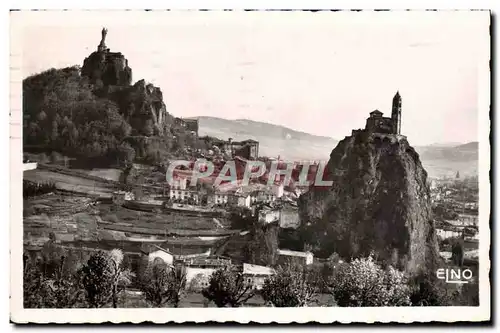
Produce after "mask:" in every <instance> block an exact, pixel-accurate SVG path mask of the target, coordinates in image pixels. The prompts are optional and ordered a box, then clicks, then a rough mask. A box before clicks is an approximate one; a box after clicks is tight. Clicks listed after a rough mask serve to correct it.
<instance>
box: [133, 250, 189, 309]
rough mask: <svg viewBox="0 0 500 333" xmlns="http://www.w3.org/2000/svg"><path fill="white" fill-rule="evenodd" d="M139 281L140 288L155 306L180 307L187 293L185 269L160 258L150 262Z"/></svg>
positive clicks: (148, 300)
mask: <svg viewBox="0 0 500 333" xmlns="http://www.w3.org/2000/svg"><path fill="white" fill-rule="evenodd" d="M139 281H140V282H139V288H140V289H141V291H142V292H143V293H144V297H145V298H146V301H147V302H148V303H149V304H150V305H152V306H153V307H157V308H158V307H164V306H165V305H167V304H171V305H173V306H174V307H178V306H179V303H180V301H181V298H182V297H183V296H184V294H185V288H186V273H185V270H184V269H182V268H177V267H171V266H169V265H167V264H166V263H165V262H164V261H163V260H162V259H160V258H156V259H155V260H154V261H152V262H150V263H148V265H147V267H146V269H145V270H144V272H142V273H141V276H140V280H139Z"/></svg>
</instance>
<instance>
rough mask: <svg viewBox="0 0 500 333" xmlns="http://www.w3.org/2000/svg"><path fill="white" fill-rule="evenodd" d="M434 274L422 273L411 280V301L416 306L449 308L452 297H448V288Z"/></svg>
mask: <svg viewBox="0 0 500 333" xmlns="http://www.w3.org/2000/svg"><path fill="white" fill-rule="evenodd" d="M432 273H433V272H429V271H421V272H419V273H418V274H417V275H415V276H414V277H412V278H411V280H410V281H409V282H410V283H409V285H410V288H411V295H410V301H411V304H412V305H414V306H447V305H452V304H451V297H450V296H448V295H447V286H446V284H445V282H443V280H439V279H438V278H437V276H436V274H432Z"/></svg>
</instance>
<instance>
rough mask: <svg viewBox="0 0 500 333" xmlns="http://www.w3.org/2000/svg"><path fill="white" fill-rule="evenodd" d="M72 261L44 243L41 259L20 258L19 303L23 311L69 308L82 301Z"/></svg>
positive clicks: (69, 256) (65, 253) (58, 250)
mask: <svg viewBox="0 0 500 333" xmlns="http://www.w3.org/2000/svg"><path fill="white" fill-rule="evenodd" d="M74 260H75V259H74V258H73V257H72V256H71V255H70V254H69V253H67V252H66V251H63V250H61V249H56V248H54V247H53V246H51V244H46V245H45V246H44V249H43V250H42V256H41V258H38V260H37V259H35V258H32V259H30V258H29V257H28V256H24V258H23V263H24V272H23V304H24V307H25V308H71V307H76V306H78V305H79V304H80V303H81V302H82V301H83V293H82V288H81V285H80V283H79V282H80V281H79V280H78V277H77V276H76V274H75V270H74V267H75V265H74Z"/></svg>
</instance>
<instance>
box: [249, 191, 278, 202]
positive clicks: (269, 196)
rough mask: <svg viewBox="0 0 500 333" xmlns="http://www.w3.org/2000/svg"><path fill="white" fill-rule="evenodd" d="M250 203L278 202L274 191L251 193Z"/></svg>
mask: <svg viewBox="0 0 500 333" xmlns="http://www.w3.org/2000/svg"><path fill="white" fill-rule="evenodd" d="M250 201H251V203H252V204H255V203H272V202H275V201H276V196H275V195H274V193H273V192H272V190H257V191H253V192H252V193H250Z"/></svg>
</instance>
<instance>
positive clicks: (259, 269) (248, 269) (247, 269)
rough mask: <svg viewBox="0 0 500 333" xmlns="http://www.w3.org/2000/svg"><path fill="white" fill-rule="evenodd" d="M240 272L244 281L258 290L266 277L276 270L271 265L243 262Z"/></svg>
mask: <svg viewBox="0 0 500 333" xmlns="http://www.w3.org/2000/svg"><path fill="white" fill-rule="evenodd" d="M242 273H243V278H244V279H245V283H247V284H248V285H251V286H252V287H253V288H255V289H257V290H260V289H262V286H263V285H264V282H265V281H266V279H267V278H269V277H270V276H272V275H274V274H275V273H276V271H275V270H274V269H273V268H271V267H267V266H259V265H252V264H247V263H244V264H243V271H242Z"/></svg>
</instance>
